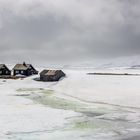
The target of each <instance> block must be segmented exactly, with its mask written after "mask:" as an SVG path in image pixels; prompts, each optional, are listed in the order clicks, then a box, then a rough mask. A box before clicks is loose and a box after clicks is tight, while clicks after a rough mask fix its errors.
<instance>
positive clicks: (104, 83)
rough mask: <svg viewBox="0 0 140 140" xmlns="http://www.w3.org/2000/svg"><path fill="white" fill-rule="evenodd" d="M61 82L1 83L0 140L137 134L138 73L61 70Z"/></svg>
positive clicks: (82, 139)
mask: <svg viewBox="0 0 140 140" xmlns="http://www.w3.org/2000/svg"><path fill="white" fill-rule="evenodd" d="M64 72H65V73H66V74H67V77H66V78H64V79H62V80H61V81H59V82H52V83H51V82H49V83H47V82H37V81H34V80H33V79H34V78H35V77H36V76H33V77H29V78H26V79H23V80H21V79H18V80H6V81H5V80H2V79H0V139H1V140H8V139H10V140H19V139H21V140H46V139H47V140H56V139H61V140H65V139H67V140H85V139H87V140H93V139H96V140H106V139H107V140H113V139H118V140H121V139H126V138H129V137H132V136H134V135H137V134H138V133H139V131H140V93H139V91H140V86H139V83H140V76H113V75H109V76H107V75H106V76H105V75H87V73H88V72H115V73H134V74H135V73H137V74H138V73H140V72H139V71H138V70H132V69H127V70H126V69H125V70H116V69H115V70H114V69H109V70H97V69H96V70H94V71H91V70H90V71H88V70H83V71H79V70H64Z"/></svg>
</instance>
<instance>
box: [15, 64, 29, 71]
mask: <svg viewBox="0 0 140 140" xmlns="http://www.w3.org/2000/svg"><path fill="white" fill-rule="evenodd" d="M28 68H29V66H28V65H23V64H16V65H15V66H14V68H13V69H16V70H27V69H28Z"/></svg>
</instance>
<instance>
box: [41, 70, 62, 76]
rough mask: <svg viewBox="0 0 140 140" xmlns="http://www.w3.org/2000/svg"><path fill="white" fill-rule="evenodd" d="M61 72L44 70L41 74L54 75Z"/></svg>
mask: <svg viewBox="0 0 140 140" xmlns="http://www.w3.org/2000/svg"><path fill="white" fill-rule="evenodd" d="M59 72H61V70H43V71H42V72H41V73H40V75H48V76H54V75H56V74H57V73H59Z"/></svg>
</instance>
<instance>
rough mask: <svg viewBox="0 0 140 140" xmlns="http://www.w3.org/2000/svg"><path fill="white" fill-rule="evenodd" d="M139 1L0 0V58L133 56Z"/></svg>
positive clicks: (139, 33)
mask: <svg viewBox="0 0 140 140" xmlns="http://www.w3.org/2000/svg"><path fill="white" fill-rule="evenodd" d="M139 6H140V1H139V0H107V1H105V0H86V1H85V0H71V1H66V0H46V1H44V0H34V1H33V0H20V1H16V0H12V1H11V0H6V1H4V0H1V1H0V48H1V52H2V54H1V55H0V58H2V57H3V55H5V56H6V57H7V58H9V59H16V57H17V59H18V60H22V59H27V61H28V60H32V59H33V60H36V61H39V60H40V61H42V60H46V61H56V62H57V61H60V62H62V61H66V62H68V61H71V62H73V61H77V62H79V61H83V60H93V59H96V58H107V57H112V58H113V57H120V56H126V55H136V54H137V55H139V53H140V47H139V44H140V27H139V24H140V10H139ZM9 53H10V54H13V55H9Z"/></svg>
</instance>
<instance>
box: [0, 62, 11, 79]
mask: <svg viewBox="0 0 140 140" xmlns="http://www.w3.org/2000/svg"><path fill="white" fill-rule="evenodd" d="M2 75H11V71H10V70H9V69H8V67H7V66H6V65H5V64H0V76H2Z"/></svg>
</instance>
